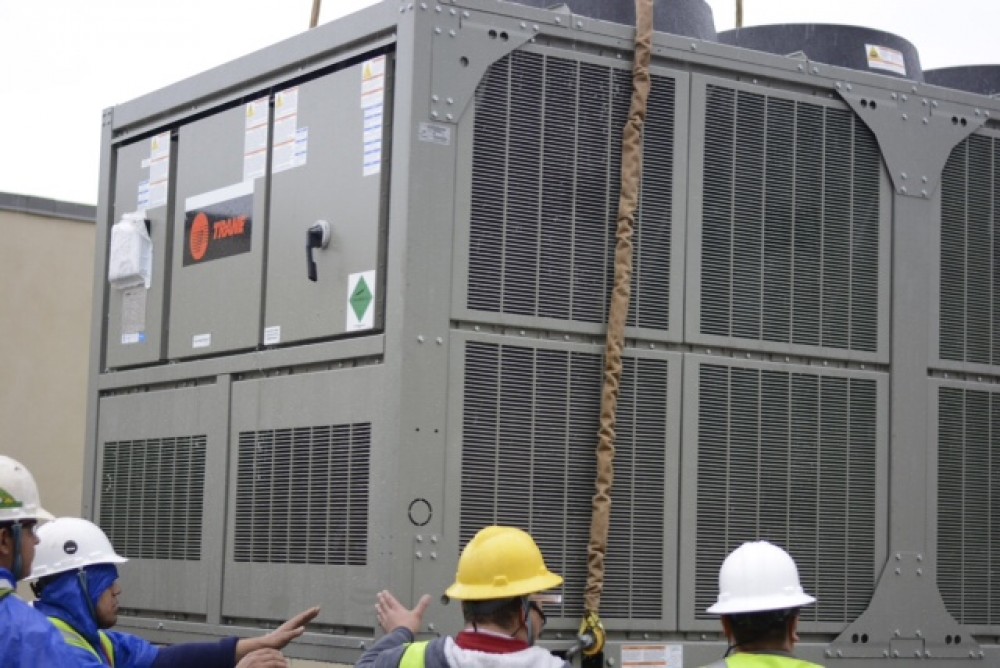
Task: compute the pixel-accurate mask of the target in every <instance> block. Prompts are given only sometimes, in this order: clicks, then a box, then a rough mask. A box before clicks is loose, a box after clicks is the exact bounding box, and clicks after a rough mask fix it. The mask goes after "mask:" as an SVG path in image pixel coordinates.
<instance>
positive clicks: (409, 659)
mask: <svg viewBox="0 0 1000 668" xmlns="http://www.w3.org/2000/svg"><path fill="white" fill-rule="evenodd" d="M429 642H430V641H429V640H422V641H420V642H411V643H410V644H409V645H408V646H407V648H406V650H405V651H404V652H403V657H402V658H401V659H400V660H399V668H424V657H425V656H427V643H429Z"/></svg>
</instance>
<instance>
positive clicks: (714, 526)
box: [694, 364, 877, 623]
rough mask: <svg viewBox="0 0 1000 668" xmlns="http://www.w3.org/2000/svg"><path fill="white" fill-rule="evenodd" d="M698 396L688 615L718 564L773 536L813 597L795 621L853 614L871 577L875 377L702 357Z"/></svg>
mask: <svg viewBox="0 0 1000 668" xmlns="http://www.w3.org/2000/svg"><path fill="white" fill-rule="evenodd" d="M699 378H700V383H701V390H700V394H699V396H698V401H699V406H698V424H699V430H698V523H697V527H698V535H697V541H698V544H697V558H696V560H695V561H696V564H697V565H696V573H697V576H696V577H697V584H696V596H695V599H696V600H695V610H694V613H695V616H696V617H697V618H700V619H709V618H711V616H710V615H707V614H706V613H705V612H704V610H705V608H707V607H708V606H709V605H711V604H712V603H714V602H715V596H716V593H717V591H718V573H719V566H720V565H721V564H722V561H723V560H724V559H725V557H726V555H727V554H728V553H729V552H730V551H731V550H733V549H734V548H736V547H738V546H739V545H741V544H742V543H743V542H745V541H750V540H769V541H772V542H774V543H776V544H779V545H781V546H782V547H784V548H786V549H787V550H788V551H789V552H790V553H791V554H792V556H793V557H794V558H795V561H796V562H797V563H798V567H799V575H800V576H801V578H802V585H803V587H804V588H805V589H806V591H808V592H809V593H811V594H813V595H814V596H816V597H817V598H818V599H819V600H818V603H817V604H816V605H815V606H810V607H808V608H805V609H803V611H802V619H803V620H805V621H818V622H844V623H846V622H850V621H853V620H854V619H856V618H857V617H858V616H859V615H860V614H861V613H862V612H864V610H865V608H866V607H867V605H868V602H869V601H870V599H871V595H872V593H873V591H874V586H875V579H876V574H877V573H876V563H875V548H876V545H875V506H876V484H877V480H876V471H875V464H876V423H877V396H876V385H875V381H873V380H868V379H854V378H843V377H833V376H821V375H817V374H809V373H789V372H784V371H770V370H760V369H756V368H740V367H729V366H721V365H712V364H703V365H701V367H700V371H699Z"/></svg>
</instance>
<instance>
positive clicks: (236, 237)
mask: <svg viewBox="0 0 1000 668" xmlns="http://www.w3.org/2000/svg"><path fill="white" fill-rule="evenodd" d="M252 232H253V195H252V194H247V195H239V196H237V197H232V198H230V199H225V200H222V201H219V202H213V203H211V204H202V205H199V206H196V207H193V208H190V209H189V210H188V211H187V212H186V213H185V216H184V237H185V242H186V243H185V244H184V266H189V265H192V264H203V263H205V262H211V261H212V260H218V259H221V258H225V257H231V256H233V255H239V254H241V253H248V252H250V250H251V238H252V236H253V235H252Z"/></svg>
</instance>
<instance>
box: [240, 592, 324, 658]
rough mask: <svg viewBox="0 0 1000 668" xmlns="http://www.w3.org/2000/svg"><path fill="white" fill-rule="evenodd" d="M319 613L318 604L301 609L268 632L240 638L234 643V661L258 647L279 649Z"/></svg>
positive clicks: (293, 638)
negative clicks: (253, 636) (254, 636)
mask: <svg viewBox="0 0 1000 668" xmlns="http://www.w3.org/2000/svg"><path fill="white" fill-rule="evenodd" d="M318 614H319V606H316V607H313V608H309V609H308V610H303V611H302V612H300V613H299V614H297V615H295V616H294V617H292V618H291V619H289V620H288V621H287V622H285V623H284V624H282V625H281V626H279V627H278V628H276V629H275V630H273V631H271V632H270V633H268V634H266V635H262V636H257V637H256V638H240V640H239V641H238V642H237V643H236V661H237V662H239V661H241V660H242V659H243V658H244V657H245V656H247V655H248V654H249V653H250V652H253V651H256V650H260V649H274V650H280V649H281V648H282V647H284V646H285V645H287V644H288V643H290V642H292V641H293V640H295V639H296V638H298V637H299V636H300V635H302V634H303V633H305V631H306V624H308V623H309V622H311V621H312V620H314V619H315V618H316V615H318Z"/></svg>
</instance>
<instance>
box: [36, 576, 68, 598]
mask: <svg viewBox="0 0 1000 668" xmlns="http://www.w3.org/2000/svg"><path fill="white" fill-rule="evenodd" d="M60 575H62V573H55V574H53V575H46V576H45V577H43V578H39V579H38V580H35V581H34V582H32V583H31V591H32V592H34V594H35V598H41V597H42V591H43V590H44V589H45V588H46V587H48V586H49V585H50V584H52V582H54V581H55V579H56V578H58V577H59V576H60Z"/></svg>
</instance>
